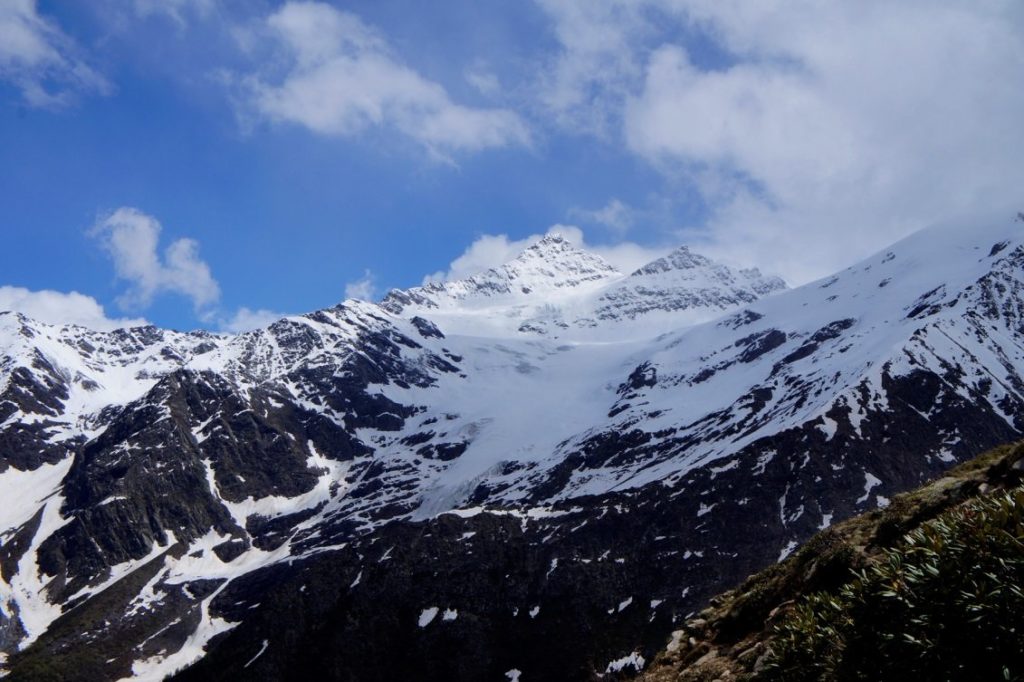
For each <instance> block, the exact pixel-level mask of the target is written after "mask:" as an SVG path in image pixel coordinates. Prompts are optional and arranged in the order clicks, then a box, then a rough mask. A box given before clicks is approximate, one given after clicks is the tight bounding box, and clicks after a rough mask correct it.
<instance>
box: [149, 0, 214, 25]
mask: <svg viewBox="0 0 1024 682" xmlns="http://www.w3.org/2000/svg"><path fill="white" fill-rule="evenodd" d="M133 5H134V8H135V13H136V14H137V15H138V16H140V17H148V16H153V15H158V16H165V17H167V18H168V19H171V20H172V21H174V23H176V24H178V26H180V27H185V26H187V25H188V21H187V17H188V16H189V15H190V14H194V15H197V16H199V17H206V16H208V15H209V14H210V13H211V12H213V10H214V7H215V6H216V0H134V2H133Z"/></svg>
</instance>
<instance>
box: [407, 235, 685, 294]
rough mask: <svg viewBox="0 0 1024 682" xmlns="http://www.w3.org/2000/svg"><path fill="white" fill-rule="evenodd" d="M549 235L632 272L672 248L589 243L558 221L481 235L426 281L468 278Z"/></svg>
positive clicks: (494, 265)
mask: <svg viewBox="0 0 1024 682" xmlns="http://www.w3.org/2000/svg"><path fill="white" fill-rule="evenodd" d="M547 235H558V236H560V237H562V238H563V239H565V240H566V241H567V242H569V243H570V244H572V245H573V246H575V247H577V248H579V249H583V250H584V251H589V252H590V253H593V254H597V255H598V256H601V257H602V258H604V259H605V260H606V261H608V262H609V263H610V264H611V265H613V266H614V267H616V268H618V269H619V270H620V271H622V272H632V271H634V270H636V269H637V268H639V267H641V266H643V265H646V264H647V263H650V262H651V261H652V260H655V259H656V258H660V257H661V256H664V255H665V254H666V253H668V252H669V251H670V250H671V247H664V248H656V247H653V248H652V247H647V246H641V245H639V244H634V243H632V242H626V241H623V242H619V243H617V244H610V245H608V244H589V243H587V240H586V238H585V237H584V234H583V230H581V229H580V228H579V227H577V226H575V225H562V224H556V225H552V226H551V227H550V228H548V230H547V232H545V233H544V234H532V235H530V236H528V237H525V238H523V239H510V238H509V236H508V235H507V234H485V235H481V236H480V237H477V239H476V240H474V241H473V243H472V244H470V245H469V246H468V247H467V248H466V250H465V251H463V252H462V254H461V255H460V256H459V257H458V258H456V259H455V260H453V261H452V262H451V264H450V265H449V266H448V269H447V270H440V271H438V272H435V273H433V274H431V275H427V276H426V277H424V278H423V283H424V284H430V283H431V282H446V281H452V280H457V279H465V278H467V277H471V276H472V275H476V274H478V273H481V272H483V271H485V270H488V269H490V268H496V267H498V266H499V265H502V264H504V263H507V262H508V261H510V260H512V259H513V258H515V257H516V256H518V255H519V254H520V253H522V252H523V251H524V250H525V249H527V248H529V247H530V246H532V245H534V244H536V243H537V242H539V241H540V240H541V239H543V238H544V237H545V236H547Z"/></svg>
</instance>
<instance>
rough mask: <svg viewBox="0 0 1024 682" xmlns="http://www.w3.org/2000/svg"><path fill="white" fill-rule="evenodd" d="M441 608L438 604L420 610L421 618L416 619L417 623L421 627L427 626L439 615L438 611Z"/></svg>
mask: <svg viewBox="0 0 1024 682" xmlns="http://www.w3.org/2000/svg"><path fill="white" fill-rule="evenodd" d="M439 610H440V609H438V608H437V607H436V606H429V607H427V608H425V609H423V610H422V611H420V617H419V620H417V621H416V623H417V625H419V626H420V627H421V628H425V627H427V626H428V625H430V623H431V622H433V620H434V618H436V617H437V612H438V611H439Z"/></svg>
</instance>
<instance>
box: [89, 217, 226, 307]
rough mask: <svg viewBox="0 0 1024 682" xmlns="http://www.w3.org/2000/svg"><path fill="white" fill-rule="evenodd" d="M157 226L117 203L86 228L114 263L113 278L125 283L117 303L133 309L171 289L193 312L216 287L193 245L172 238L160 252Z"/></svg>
mask: <svg viewBox="0 0 1024 682" xmlns="http://www.w3.org/2000/svg"><path fill="white" fill-rule="evenodd" d="M161 229H162V227H161V225H160V223H159V222H158V221H157V219H156V218H154V217H153V216H150V215H146V214H145V213H143V212H141V211H139V210H138V209H135V208H129V207H121V208H119V209H117V210H116V211H114V212H113V213H111V214H109V215H107V216H105V217H103V218H101V219H100V220H99V221H98V222H97V223H96V225H95V226H93V228H92V229H91V230H90V234H91V235H92V236H94V237H96V238H97V239H99V241H100V243H101V244H102V245H103V248H104V249H105V250H106V251H107V253H108V254H109V255H110V257H111V259H112V260H113V261H114V271H115V272H116V274H117V276H118V278H120V279H122V280H124V281H125V282H127V283H128V285H129V288H128V291H126V292H125V293H124V294H123V295H122V296H121V297H119V298H118V304H119V305H120V306H121V307H122V308H125V309H136V310H137V309H142V308H145V307H147V306H148V305H149V304H150V303H152V301H153V299H154V297H156V296H157V295H158V294H162V293H176V294H181V295H183V296H186V297H188V298H189V299H191V300H192V305H193V306H194V308H195V309H196V311H197V312H199V311H202V310H203V309H207V308H208V307H209V306H210V305H212V304H213V303H215V302H216V301H217V300H218V299H219V298H220V287H219V285H218V284H217V280H215V279H214V278H213V275H212V274H211V273H210V267H209V266H208V265H207V264H206V262H204V261H203V260H202V259H201V258H200V257H199V244H198V243H197V242H196V241H195V240H193V239H178V240H176V241H174V242H171V243H170V244H169V245H168V246H167V248H166V249H164V252H163V254H162V255H161V254H160V253H159V252H158V247H159V245H160V232H161Z"/></svg>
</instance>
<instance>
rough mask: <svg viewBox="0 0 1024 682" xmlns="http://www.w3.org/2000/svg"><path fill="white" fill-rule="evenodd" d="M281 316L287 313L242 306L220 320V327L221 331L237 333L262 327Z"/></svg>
mask: <svg viewBox="0 0 1024 682" xmlns="http://www.w3.org/2000/svg"><path fill="white" fill-rule="evenodd" d="M283 317H287V314H286V313H279V312H276V311H274V310H267V309H266V308H259V309H258V310H251V309H249V308H246V307H244V306H243V307H241V308H239V309H238V310H236V311H235V314H234V315H232V316H231V317H230V318H228V319H225V320H221V322H220V328H221V329H222V330H223V331H226V332H231V333H233V334H237V333H239V332H248V331H252V330H253V329H262V328H263V327H267V326H269V325H271V324H273V323H274V322H277V321H278V320H280V319H281V318H283Z"/></svg>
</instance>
